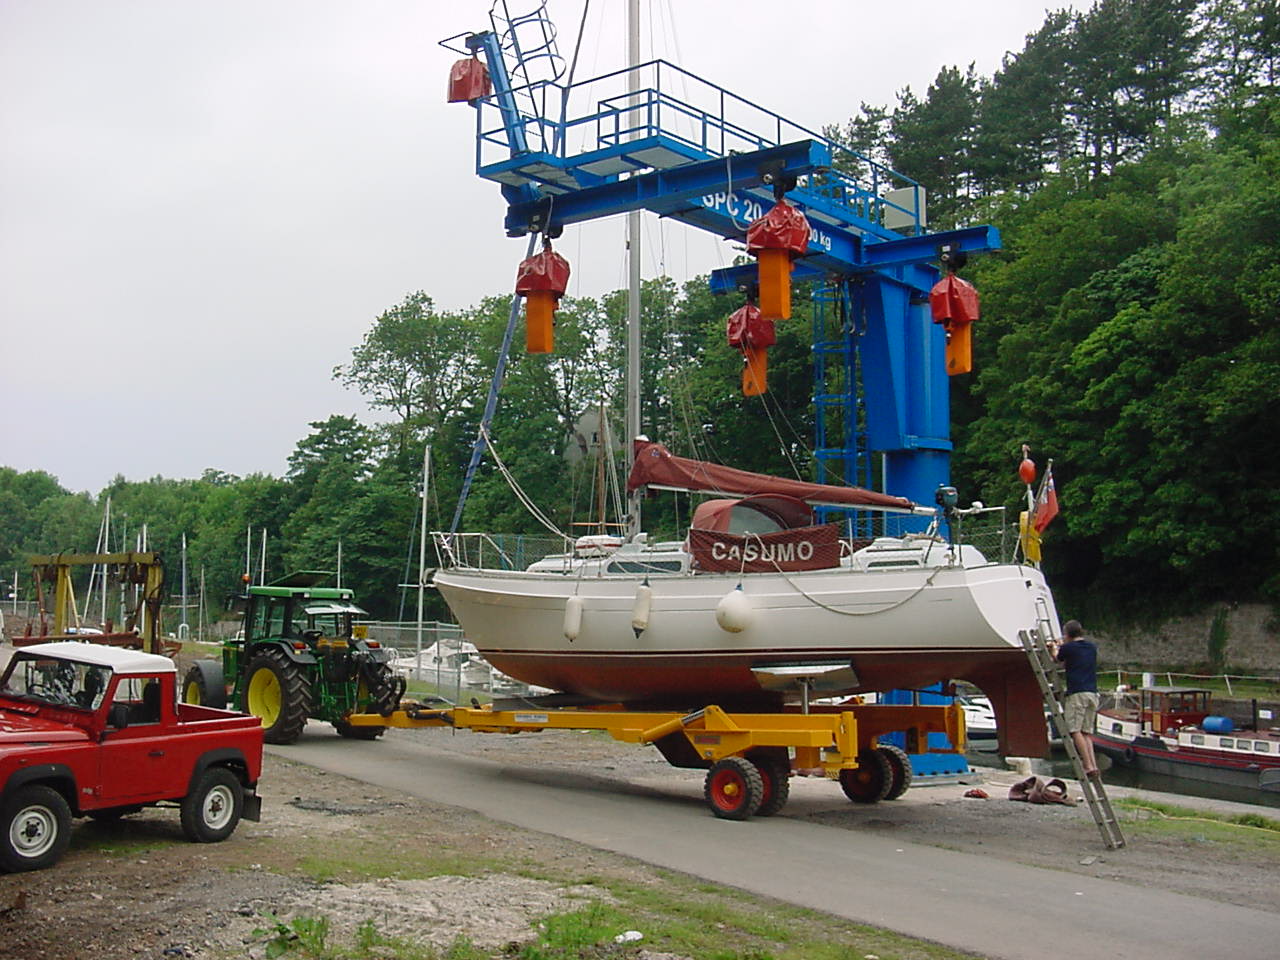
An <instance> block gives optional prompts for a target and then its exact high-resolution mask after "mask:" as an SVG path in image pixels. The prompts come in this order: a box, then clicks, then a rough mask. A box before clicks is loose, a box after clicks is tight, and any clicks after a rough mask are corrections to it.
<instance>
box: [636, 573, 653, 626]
mask: <svg viewBox="0 0 1280 960" xmlns="http://www.w3.org/2000/svg"><path fill="white" fill-rule="evenodd" d="M652 606H653V587H651V586H649V585H648V584H647V583H642V584H640V586H638V587H636V599H635V602H634V603H633V604H632V605H631V629H632V630H634V631H635V632H636V636H637V637H638V636H640V634H642V633H644V632H645V630H647V629H648V627H649V610H650V609H651V608H652Z"/></svg>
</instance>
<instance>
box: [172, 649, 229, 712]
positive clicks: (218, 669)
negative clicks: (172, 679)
mask: <svg viewBox="0 0 1280 960" xmlns="http://www.w3.org/2000/svg"><path fill="white" fill-rule="evenodd" d="M182 702H183V703H195V704H199V705H200V706H202V707H217V708H218V709H220V710H221V709H224V708H225V707H226V705H227V684H226V681H225V680H224V679H223V676H222V664H221V663H219V662H218V661H217V660H197V661H196V662H195V663H193V664H192V665H191V669H190V670H188V671H187V675H186V677H184V678H183V680H182Z"/></svg>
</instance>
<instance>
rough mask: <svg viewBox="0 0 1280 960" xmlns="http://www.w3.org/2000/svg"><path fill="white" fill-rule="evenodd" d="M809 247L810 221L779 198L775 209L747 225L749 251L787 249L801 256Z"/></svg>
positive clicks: (774, 206)
mask: <svg viewBox="0 0 1280 960" xmlns="http://www.w3.org/2000/svg"><path fill="white" fill-rule="evenodd" d="M808 249H809V221H808V220H806V219H805V218H804V214H803V213H801V212H800V211H799V210H797V209H796V208H795V207H793V206H792V205H791V204H789V203H787V201H785V200H779V201H778V202H777V203H775V204H774V205H773V209H772V210H770V211H769V212H768V213H766V214H765V215H764V216H763V217H760V218H759V219H758V220H753V221H751V226H749V227H747V252H748V253H755V252H756V251H757V250H786V251H788V252H790V253H791V255H792V256H793V257H794V256H799V255H801V254H803V253H804V252H805V251H806V250H808Z"/></svg>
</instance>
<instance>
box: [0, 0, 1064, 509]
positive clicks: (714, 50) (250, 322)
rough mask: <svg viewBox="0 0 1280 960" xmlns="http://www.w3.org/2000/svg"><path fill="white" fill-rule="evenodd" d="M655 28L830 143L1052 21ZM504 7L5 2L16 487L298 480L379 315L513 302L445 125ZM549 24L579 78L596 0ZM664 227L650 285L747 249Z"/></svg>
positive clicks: (2, 331)
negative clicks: (295, 460)
mask: <svg viewBox="0 0 1280 960" xmlns="http://www.w3.org/2000/svg"><path fill="white" fill-rule="evenodd" d="M533 2H534V0H510V2H509V7H510V9H511V10H512V11H513V12H515V11H521V10H524V9H528V8H529V7H531V6H532V4H533ZM1062 5H1063V4H1062V3H1060V2H1058V3H1053V4H1051V5H1050V6H1053V7H1060V6H1062ZM1075 5H1076V6H1077V7H1079V6H1081V5H1082V4H1079V3H1077V4H1075ZM643 7H644V8H645V16H646V17H647V18H649V19H647V20H646V23H645V26H644V29H643V30H642V35H643V38H644V39H643V41H642V56H643V57H644V58H645V59H648V58H650V57H651V56H652V57H662V58H664V59H667V60H671V61H673V62H676V63H679V64H680V65H682V66H683V67H685V68H686V69H688V70H690V71H692V72H693V73H696V74H698V75H700V76H702V77H705V78H706V79H708V80H711V81H714V82H716V83H719V84H720V85H721V86H724V87H727V88H728V89H730V90H732V91H733V92H735V93H737V94H739V95H741V96H744V97H747V98H749V99H751V100H753V101H755V102H757V103H759V104H761V105H762V106H765V107H768V108H771V109H773V110H776V111H777V112H779V113H781V114H783V115H784V116H786V117H788V118H790V119H792V120H794V121H795V122H797V123H800V124H803V125H805V126H809V127H811V128H814V129H820V128H821V127H822V125H823V124H826V123H831V122H840V121H842V120H844V119H846V118H848V117H849V116H850V114H851V113H853V112H854V111H856V109H857V107H858V104H859V102H860V101H864V100H865V101H867V102H869V103H873V104H891V103H892V102H893V101H894V96H895V93H896V92H897V91H898V90H900V89H902V88H903V87H906V86H910V87H911V88H912V89H913V90H915V91H916V92H917V93H923V92H924V90H925V89H926V88H927V86H928V84H929V83H930V81H931V80H932V79H933V78H934V76H935V75H936V74H937V72H938V70H939V68H940V67H942V66H946V65H952V64H956V65H960V66H962V67H963V66H966V65H967V64H969V63H970V62H973V63H975V64H976V67H977V70H978V72H979V74H980V75H984V76H989V75H990V74H991V73H992V72H993V71H994V70H995V69H997V68H998V66H999V64H1000V59H1001V57H1002V55H1003V54H1004V53H1005V51H1008V50H1013V51H1017V50H1019V49H1021V47H1022V45H1023V40H1024V38H1025V36H1026V34H1027V33H1029V32H1031V31H1033V30H1035V29H1036V28H1037V27H1038V26H1039V25H1040V23H1041V22H1042V21H1043V18H1044V13H1045V9H1046V4H1043V3H1041V2H1038V0H968V2H966V3H952V2H946V0H897V2H894V3H885V2H869V0H868V2H863V0H856V2H855V0H844V2H836V0H827V2H822V0H807V2H805V3H803V4H800V3H797V4H791V5H787V4H779V3H778V2H777V0H655V2H652V3H650V2H646V3H644V4H643ZM489 8H490V0H452V2H448V3H442V2H436V0H346V2H339V0H216V2H215V0H202V2H197V0H0V90H2V91H3V92H2V93H0V358H2V359H3V362H2V363H0V465H6V466H11V467H14V468H16V469H18V470H47V471H49V472H50V473H52V474H54V475H55V476H56V477H58V478H59V479H60V480H61V482H62V484H63V485H64V486H66V487H68V488H70V489H73V490H88V491H91V492H93V493H95V494H96V493H97V492H98V491H99V490H101V489H102V488H103V487H104V486H105V485H106V484H107V483H108V482H110V480H111V479H112V477H114V476H115V475H116V474H118V473H119V474H124V475H125V476H126V477H127V478H129V479H131V480H142V479H146V478H148V477H152V476H155V475H163V476H165V477H170V478H185V477H198V476H199V475H200V474H201V473H202V472H203V471H204V469H205V468H207V467H213V468H216V469H219V470H224V471H227V472H230V473H234V474H238V475H244V474H247V473H252V472H259V471H260V472H269V473H274V474H277V475H280V474H281V473H283V471H284V469H285V461H286V458H287V457H288V455H289V453H290V452H291V451H292V450H293V447H294V445H295V444H296V443H297V441H298V440H299V439H301V438H302V437H304V436H305V435H306V434H307V433H308V431H309V428H308V426H307V424H308V422H309V421H312V420H322V419H324V418H326V417H328V416H329V415H330V414H333V413H341V414H353V415H356V416H359V417H361V418H362V419H365V420H371V419H373V418H372V417H371V415H370V413H369V411H368V409H367V408H366V406H365V405H364V403H363V402H362V400H361V398H360V397H359V396H358V395H357V394H355V393H353V392H350V391H348V390H346V389H344V388H343V387H342V386H340V385H339V384H338V383H337V382H335V381H334V380H333V378H332V370H333V368H334V366H335V365H337V364H340V363H343V362H344V361H345V360H346V359H347V357H348V355H349V352H350V350H351V348H352V347H353V346H355V345H356V344H357V343H359V341H360V340H361V338H362V337H363V336H364V334H365V332H366V331H367V330H368V329H369V327H370V325H371V323H372V322H373V320H374V319H375V318H376V317H377V315H378V314H379V313H381V312H382V311H383V310H385V309H387V308H388V307H390V306H393V305H394V304H396V303H398V302H399V301H400V300H402V299H403V298H404V296H405V295H406V294H407V293H410V292H412V291H414V290H419V289H421V290H425V291H427V292H428V293H429V294H430V295H431V296H432V297H433V298H435V301H436V303H437V305H439V306H441V307H444V308H457V307H464V306H467V305H470V304H473V303H475V302H477V301H478V300H479V299H480V298H481V297H482V296H485V295H490V294H498V293H502V292H504V291H507V290H509V289H510V287H511V285H512V282H513V278H514V273H515V267H516V264H517V263H518V262H519V260H520V259H521V257H522V255H523V251H524V244H525V241H524V240H513V239H508V238H507V237H506V236H505V235H504V233H503V229H502V216H503V212H504V207H503V203H502V200H501V197H500V194H499V192H498V187H497V185H496V184H493V183H491V182H489V181H485V180H481V179H479V178H478V177H476V176H475V174H474V118H473V117H474V115H473V111H472V110H471V108H469V107H468V106H466V105H465V104H446V103H445V102H444V99H445V97H444V93H445V86H446V78H447V75H448V70H449V66H450V64H451V63H452V61H453V60H454V59H456V57H455V55H454V54H451V53H449V52H448V51H446V50H443V49H441V48H440V47H439V46H437V41H439V40H441V39H444V38H446V37H449V36H451V35H454V34H458V33H461V32H464V31H477V30H481V29H485V28H487V26H488V13H489ZM548 8H549V10H550V12H551V14H552V16H553V17H554V18H555V21H556V23H557V25H558V27H559V32H560V48H561V52H562V53H563V54H564V55H565V56H566V58H567V57H568V56H569V55H570V54H571V53H572V51H573V45H574V40H575V38H576V36H577V30H578V24H579V21H580V18H581V17H582V11H583V3H582V0H549V2H548ZM625 8H626V3H625V0H592V2H591V6H590V16H589V17H588V21H587V28H586V31H585V40H584V43H583V52H582V56H581V61H580V63H579V67H578V73H577V79H579V80H581V79H585V78H587V77H589V76H594V75H596V74H598V73H601V72H604V71H606V70H612V69H615V68H617V67H619V66H621V65H622V64H623V63H624V62H625V56H626V46H625V35H624V29H625ZM904 172H906V173H908V174H909V173H910V172H911V171H904ZM647 220H648V221H649V222H648V224H647V226H646V247H647V249H646V255H645V271H644V272H645V275H646V276H653V275H655V274H657V273H659V272H666V273H667V274H668V275H670V276H672V277H673V278H674V279H676V280H677V281H683V280H684V279H686V278H688V277H689V276H692V275H695V274H698V273H703V272H705V271H707V270H708V269H711V268H713V267H716V266H720V265H721V264H724V263H728V262H730V260H731V258H732V256H733V252H734V251H733V250H732V249H731V248H730V247H729V246H728V245H727V244H725V243H723V242H721V241H719V240H716V239H714V238H711V237H709V236H707V235H705V234H698V233H696V232H692V231H689V230H688V229H687V228H684V227H682V226H679V225H674V224H665V225H661V224H659V223H658V222H657V221H656V220H654V219H653V218H647ZM622 233H623V227H622V223H621V220H619V219H614V220H610V221H604V222H601V223H597V224H591V225H587V226H582V227H571V228H569V230H567V231H566V233H565V237H564V239H563V240H562V242H561V243H560V245H559V249H560V250H561V252H563V253H564V254H565V255H566V256H567V257H568V258H569V260H570V262H571V263H572V265H573V270H574V272H573V279H572V282H571V287H570V290H569V292H570V294H572V295H580V296H594V295H598V294H600V293H603V292H606V291H608V290H612V289H616V288H618V287H620V286H622V285H623V284H624V283H625V267H624V262H623V252H622V243H621V240H622Z"/></svg>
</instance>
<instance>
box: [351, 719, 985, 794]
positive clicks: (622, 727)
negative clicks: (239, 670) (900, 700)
mask: <svg viewBox="0 0 1280 960" xmlns="http://www.w3.org/2000/svg"><path fill="white" fill-rule="evenodd" d="M347 722H348V723H350V724H351V725H352V726H379V727H384V726H385V727H408V728H418V727H453V728H454V729H462V730H474V731H476V732H477V733H536V732H538V731H541V730H603V731H605V732H607V733H608V734H609V735H610V736H612V737H613V738H614V739H615V740H619V741H621V742H623V743H640V744H652V743H656V742H657V741H659V740H662V739H663V738H665V737H668V736H671V735H672V734H683V735H684V737H685V738H686V739H687V740H688V741H689V745H690V746H691V747H692V748H693V750H694V751H695V752H696V754H697V756H698V757H699V759H700V760H701V761H703V762H704V763H705V765H706V766H710V765H711V764H713V763H715V762H717V761H719V760H723V759H724V758H726V757H732V756H742V755H744V754H746V753H747V752H748V751H750V750H752V749H755V748H757V747H785V748H788V749H789V750H793V751H794V754H793V757H794V766H795V768H796V769H812V770H816V769H818V768H821V770H822V771H823V773H824V774H825V775H826V776H827V777H829V778H831V779H836V778H837V777H839V775H840V771H841V770H856V769H857V767H858V754H859V753H860V752H862V751H864V750H868V749H872V748H874V747H875V746H876V744H877V742H878V738H879V737H880V736H881V735H883V734H886V733H893V732H895V731H902V732H905V734H906V737H907V751H908V752H909V753H924V752H926V751H927V750H928V747H927V744H928V742H929V738H928V735H929V734H930V733H945V734H946V735H947V738H948V739H949V740H950V742H951V743H952V744H953V745H954V749H956V750H960V751H963V750H964V748H965V743H966V738H965V727H964V712H963V711H962V710H961V708H960V706H959V705H958V704H954V703H953V704H949V705H942V706H913V705H902V706H891V705H881V704H850V705H841V706H837V707H814V708H813V709H812V710H811V712H809V713H801V712H798V711H797V712H785V713H726V712H725V711H724V710H722V709H720V707H718V706H714V705H712V706H707V707H704V708H702V709H700V710H695V711H693V712H692V713H675V712H641V711H636V712H632V711H629V710H623V709H621V708H620V707H618V706H616V705H615V706H612V707H609V708H600V709H587V710H570V709H559V708H553V709H538V708H536V707H531V708H529V709H525V710H493V709H491V708H489V707H447V708H438V709H437V708H427V707H421V706H417V705H414V704H411V703H406V704H404V706H403V707H402V708H401V709H400V710H397V711H395V712H394V713H392V714H391V715H390V716H389V717H384V716H382V715H380V714H353V715H351V716H349V717H348V718H347Z"/></svg>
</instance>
